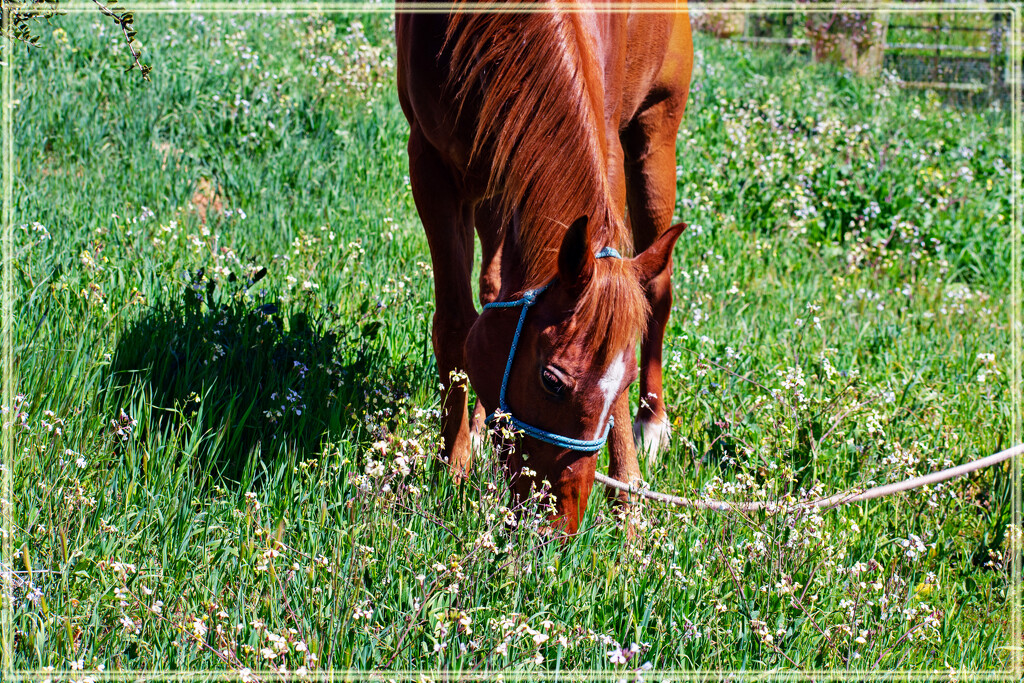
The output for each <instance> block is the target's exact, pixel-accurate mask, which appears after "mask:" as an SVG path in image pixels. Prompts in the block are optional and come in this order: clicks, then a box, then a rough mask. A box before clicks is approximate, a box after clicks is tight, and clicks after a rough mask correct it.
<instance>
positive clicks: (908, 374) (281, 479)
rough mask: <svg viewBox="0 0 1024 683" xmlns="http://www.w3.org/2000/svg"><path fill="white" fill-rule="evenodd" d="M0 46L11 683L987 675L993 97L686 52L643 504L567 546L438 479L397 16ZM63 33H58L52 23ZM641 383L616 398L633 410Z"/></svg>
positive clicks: (996, 144)
mask: <svg viewBox="0 0 1024 683" xmlns="http://www.w3.org/2000/svg"><path fill="white" fill-rule="evenodd" d="M58 23H59V29H60V30H61V31H64V32H66V33H63V34H62V33H59V32H58V33H57V34H55V35H53V36H52V40H47V41H46V43H47V47H46V48H45V49H41V50H33V51H31V52H29V51H28V50H27V49H26V48H24V47H19V48H18V50H19V51H18V52H17V54H16V57H15V59H16V61H15V63H16V64H17V66H18V73H17V85H16V90H17V92H16V98H18V99H19V100H20V103H19V105H18V108H17V109H16V114H15V116H16V119H15V133H16V145H15V146H16V163H15V169H14V171H15V178H14V182H15V202H16V207H15V211H16V219H15V220H16V223H17V225H20V226H22V227H21V228H17V229H16V231H15V232H16V246H15V249H16V251H15V256H16V259H15V261H14V269H15V287H16V296H17V299H16V301H15V310H16V311H17V313H16V315H15V320H14V323H15V330H14V338H15V344H16V348H15V350H14V355H15V367H14V368H13V372H14V373H15V381H16V384H17V387H18V391H19V396H18V397H16V400H15V403H14V405H9V406H5V407H4V409H5V412H4V414H5V419H6V420H10V421H13V422H14V424H15V430H14V432H15V449H16V450H15V453H16V454H17V458H16V461H15V472H14V474H15V491H16V492H17V493H16V501H15V502H16V508H15V509H16V520H15V522H16V527H15V532H14V534H15V535H14V546H15V548H17V549H18V551H17V556H16V558H15V560H16V563H17V564H18V565H19V566H18V572H17V574H16V596H15V598H16V600H15V617H14V627H15V629H16V631H15V634H14V635H15V661H14V665H15V667H16V668H18V669H21V670H26V669H40V668H43V667H54V668H55V669H56V671H55V673H59V672H63V675H64V676H65V677H75V678H77V677H78V676H80V675H81V674H80V673H79V672H78V670H79V669H83V670H94V671H95V670H97V669H98V668H99V667H101V666H102V667H104V669H105V670H106V671H114V670H143V669H161V670H185V669H201V668H205V669H231V670H236V671H242V672H243V677H245V678H252V677H259V674H258V673H252V672H259V671H262V670H269V669H275V670H283V669H285V668H286V669H288V670H290V671H296V672H298V673H300V674H302V673H304V672H311V671H315V670H320V669H329V668H358V669H369V668H375V669H376V668H380V669H410V668H413V669H428V670H434V669H448V668H451V669H461V670H482V669H486V670H490V671H501V672H505V673H515V672H524V673H531V672H532V673H540V672H555V671H570V670H574V669H599V670H604V671H607V672H608V673H609V675H613V674H614V675H626V674H627V673H630V672H633V671H637V670H641V669H642V668H643V667H645V666H648V665H649V666H650V667H653V668H656V669H705V670H713V669H730V670H734V669H740V670H747V671H755V670H763V669H767V668H778V669H787V670H805V669H821V668H827V669H849V670H862V669H868V670H870V669H891V668H904V669H921V668H927V669H946V668H952V669H968V670H990V669H996V668H1003V667H1007V666H1008V665H1009V654H1008V653H1009V650H1008V649H1007V647H1008V646H1009V645H1010V643H1009V642H1008V641H1009V626H1008V624H1009V617H1010V613H1009V602H1008V595H1009V591H1010V590H1011V585H1010V576H1009V566H1010V560H1011V557H1010V544H1009V539H1008V538H1007V534H1008V533H1009V531H1008V525H1009V524H1010V514H1011V502H1010V500H1011V494H1012V490H1011V484H1012V479H1011V476H1010V469H1009V466H1008V465H1006V466H1003V467H998V468H994V469H992V470H990V471H987V472H979V473H977V474H974V475H971V476H970V477H967V478H964V479H962V480H958V481H954V482H950V483H947V484H945V485H941V486H936V487H933V488H932V489H930V490H922V491H916V492H911V493H907V494H901V495H898V496H894V497H891V498H888V499H884V500H879V501H873V502H870V503H864V504H859V505H855V506H850V507H845V508H841V509H837V510H833V511H828V512H815V511H813V510H811V509H809V508H808V507H807V506H806V505H803V504H802V502H804V501H806V500H807V499H809V498H813V497H815V496H818V495H821V494H826V493H832V492H835V491H838V490H842V489H845V488H849V487H857V486H865V485H868V484H869V483H870V482H878V483H881V482H884V481H897V480H901V479H903V478H905V477H906V476H912V475H914V474H918V473H922V472H927V471H931V470H935V469H940V468H943V467H946V466H948V465H949V464H952V463H960V462H964V461H967V460H969V459H971V458H974V457H978V456H983V455H987V454H989V453H992V452H995V451H996V450H999V449H1001V448H1005V447H1007V446H1009V445H1010V443H1009V439H1010V428H1011V421H1012V410H1013V409H1014V408H1012V407H1011V401H1010V399H1011V396H1010V388H1009V387H1010V375H1011V369H1010V324H1009V320H1010V313H1011V312H1010V308H1009V293H1010V276H1011V266H1010V263H1011V261H1010V244H1009V240H1008V236H1009V225H1010V204H1009V192H1010V177H1009V157H1008V154H1009V152H1008V150H1009V149H1010V147H1009V126H1010V122H1009V116H1008V115H1007V114H1005V113H1002V112H999V111H996V110H980V109H977V110H957V109H951V108H948V107H945V106H943V105H942V104H941V103H940V102H939V100H937V99H936V98H935V97H934V96H921V97H918V96H912V95H908V94H905V93H901V92H899V90H898V89H897V88H896V87H895V86H894V85H893V84H892V83H889V82H886V81H881V82H875V83H868V82H863V81H859V80H857V79H855V78H853V77H851V76H849V75H847V74H844V73H842V72H840V71H837V70H835V69H833V68H826V67H822V66H817V65H808V64H806V63H805V60H802V59H799V58H796V57H786V56H784V55H781V54H774V53H767V52H758V51H747V50H745V49H743V48H739V47H736V46H734V45H729V44H720V43H716V42H709V41H707V40H705V39H703V38H700V37H699V38H698V43H697V64H696V71H695V75H694V87H693V92H692V97H691V102H690V104H689V109H688V113H687V116H686V119H685V122H684V126H683V130H682V131H681V132H680V136H679V145H678V149H679V173H678V176H679V203H678V207H677V209H678V211H677V214H678V217H680V218H681V219H685V220H686V221H688V222H689V223H690V224H691V228H690V230H689V231H688V232H687V233H686V235H685V236H684V239H682V240H681V242H680V246H678V247H677V250H676V254H675V258H676V264H677V267H676V273H675V304H674V310H673V317H672V320H671V322H670V327H669V332H668V336H667V342H666V349H665V358H666V393H667V396H668V402H669V412H670V416H671V418H672V419H673V421H674V441H673V446H672V449H671V452H670V453H669V454H667V455H666V456H665V457H664V458H663V460H662V461H661V463H660V464H659V465H657V466H656V467H654V466H645V467H646V470H645V476H646V478H647V479H648V480H649V481H650V482H651V483H652V484H654V485H655V486H656V487H657V488H658V489H659V490H663V491H671V492H677V493H680V494H685V495H696V496H710V497H717V498H722V497H725V498H731V499H735V500H742V499H750V498H758V497H766V496H767V497H774V498H777V499H778V500H779V501H780V504H781V505H782V508H783V509H782V512H781V513H780V514H776V515H768V514H764V513H759V514H756V515H749V516H747V515H742V514H738V513H729V514H724V515H719V514H715V513H710V512H707V513H702V512H691V511H680V510H675V509H668V508H663V507H659V506H645V507H644V508H643V509H642V511H641V512H640V514H639V517H638V523H639V525H640V528H641V534H640V536H639V538H638V539H637V540H636V541H634V542H627V541H626V540H625V538H624V535H623V533H622V531H621V529H620V528H619V525H618V523H617V521H616V520H615V519H614V518H612V516H611V515H610V514H609V508H608V506H607V505H606V504H605V503H604V501H603V500H601V497H602V496H601V494H600V493H596V494H595V497H594V500H593V501H592V503H591V506H590V509H589V510H588V512H587V516H586V518H585V520H584V524H583V530H582V532H581V533H580V534H579V536H578V537H577V538H576V539H575V540H574V541H573V542H571V543H569V544H565V545H563V544H561V543H559V542H557V541H555V540H554V539H553V538H552V536H551V535H550V533H548V530H547V528H546V524H545V521H544V519H545V517H544V511H543V510H541V509H538V508H537V507H534V506H527V507H526V508H525V509H523V510H519V511H512V510H509V509H508V508H507V507H506V506H507V505H508V498H507V496H506V493H505V484H504V478H503V474H502V473H501V472H500V470H499V468H498V466H497V465H496V464H495V462H494V460H493V458H491V457H490V456H489V455H487V454H485V455H484V457H482V458H481V459H480V461H479V462H478V463H477V466H476V468H475V469H474V471H473V474H472V477H471V479H470V480H469V481H468V482H467V483H466V484H464V485H463V486H461V487H456V486H454V485H453V484H452V482H451V481H450V480H449V478H448V477H447V476H446V475H445V474H444V473H443V472H441V471H438V470H437V469H436V468H435V467H434V466H433V465H432V464H431V462H430V461H431V457H432V455H433V453H434V452H435V450H436V447H437V442H438V432H437V427H438V425H437V407H438V405H439V400H438V395H437V378H436V374H435V370H434V366H433V359H432V354H431V351H430V344H429V319H430V313H431V311H432V307H433V303H432V275H431V272H430V268H429V265H428V262H429V259H428V254H427V249H426V241H425V239H424V237H423V234H422V230H421V228H420V226H419V221H418V218H417V216H416V212H415V209H414V207H413V205H412V200H411V196H410V192H409V188H408V180H407V178H406V173H407V169H406V161H405V156H404V155H405V151H404V143H405V138H406V135H407V127H406V124H405V122H404V119H403V117H402V115H401V112H400V109H399V107H398V104H397V101H396V97H395V95H394V86H393V77H394V75H393V57H392V55H393V39H392V34H391V18H390V17H388V16H385V15H370V16H359V17H357V16H348V15H334V16H327V17H325V16H319V15H307V14H295V15H290V16H278V15H274V16H263V15H258V14H247V13H241V12H240V13H238V14H224V15H206V16H204V15H180V16H178V15H173V16H168V15H153V16H150V15H143V16H140V17H139V19H138V21H137V26H138V29H139V30H140V32H141V35H142V37H143V39H145V40H146V41H147V43H146V58H147V60H149V61H150V63H152V64H153V65H154V67H155V68H154V72H153V76H154V82H153V83H152V84H151V85H142V84H141V83H139V82H138V81H136V80H135V79H134V78H131V77H128V78H124V77H122V76H121V70H122V69H123V68H124V66H125V60H126V59H127V57H126V55H125V53H124V50H123V48H122V46H121V45H120V43H119V42H118V38H117V36H116V35H115V34H113V33H112V31H111V29H110V27H108V26H101V24H100V23H99V22H98V20H97V19H96V18H95V17H94V16H92V15H90V14H85V15H73V16H68V17H63V18H61V19H60V20H59V22H55V23H54V26H58ZM47 38H50V36H47ZM635 399H636V397H635V389H634V400H635Z"/></svg>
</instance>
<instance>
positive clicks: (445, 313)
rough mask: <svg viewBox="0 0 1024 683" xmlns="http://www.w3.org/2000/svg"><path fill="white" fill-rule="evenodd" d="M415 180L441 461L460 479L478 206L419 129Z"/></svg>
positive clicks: (412, 169) (464, 469) (413, 155)
mask: <svg viewBox="0 0 1024 683" xmlns="http://www.w3.org/2000/svg"><path fill="white" fill-rule="evenodd" d="M409 180H410V183H411V184H412V193H413V198H414V199H415V200H416V209H417V211H419V214H420V220H422V221H423V229H424V230H425V231H426V234H427V242H428V243H429V245H430V259H431V262H432V264H433V268H434V301H435V311H434V320H433V330H432V334H431V338H432V341H433V344H434V356H435V358H436V359H437V370H438V374H439V375H440V380H441V392H442V397H443V401H442V409H441V410H442V412H441V436H442V437H443V439H444V443H443V445H442V447H441V460H442V461H443V462H446V463H447V464H448V466H449V468H450V469H451V471H452V474H453V475H454V476H455V478H456V479H457V480H461V479H463V478H464V477H465V476H466V474H467V473H468V472H469V468H470V466H471V464H472V453H471V449H470V439H469V420H468V416H467V412H466V407H467V403H468V398H469V387H468V380H466V379H465V375H464V374H463V372H462V371H463V370H464V369H465V367H466V351H465V349H466V337H467V335H468V334H469V328H470V327H472V325H473V323H474V322H475V321H476V318H477V312H476V308H475V307H474V306H473V291H472V287H471V284H470V278H471V275H472V268H473V223H472V208H471V206H469V205H468V204H467V203H466V202H465V201H464V200H463V199H462V198H461V197H460V195H459V193H458V191H457V189H456V183H455V181H454V179H453V178H452V174H451V171H450V170H449V169H448V166H447V165H446V164H445V163H444V161H443V160H442V159H441V156H440V154H439V153H438V152H437V150H436V149H434V147H433V146H432V145H430V143H429V142H428V141H427V140H426V139H425V138H424V137H423V135H422V134H421V133H420V132H419V130H418V129H417V128H416V126H413V129H412V132H411V134H410V136H409Z"/></svg>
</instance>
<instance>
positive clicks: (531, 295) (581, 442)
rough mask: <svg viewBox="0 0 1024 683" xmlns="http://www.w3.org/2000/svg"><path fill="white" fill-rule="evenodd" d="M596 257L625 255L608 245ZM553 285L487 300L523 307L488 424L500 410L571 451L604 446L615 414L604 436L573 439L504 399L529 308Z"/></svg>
mask: <svg viewBox="0 0 1024 683" xmlns="http://www.w3.org/2000/svg"><path fill="white" fill-rule="evenodd" d="M594 258H622V256H621V255H620V254H619V252H618V251H616V250H615V249H613V248H612V247H605V248H604V249H601V251H599V252H597V253H596V254H594ZM550 286H551V283H550V282H549V283H548V284H546V285H544V286H543V287H540V288H538V289H531V290H528V291H526V292H523V295H522V296H521V297H520V298H518V299H516V300H515V301H495V302H492V303H489V304H484V310H487V309H488V308H522V309H523V310H522V312H521V313H520V314H519V322H518V323H517V324H516V333H515V335H514V336H513V337H512V348H510V349H509V352H508V361H507V362H506V363H505V376H504V377H502V379H501V391H500V392H499V393H498V409H497V410H496V411H494V412H493V413H491V414H490V415H488V416H487V420H486V423H487V425H490V424H491V423H492V422H493V421H494V420H495V418H496V416H497V415H498V413H501V414H502V415H503V416H505V418H506V419H508V421H509V422H511V423H512V426H513V427H515V428H516V430H517V431H521V432H522V433H524V434H526V435H527V436H530V437H533V438H534V439H538V440H539V441H544V442H545V443H549V444H552V445H554V446H558V447H559V448H566V449H568V450H571V451H596V450H598V449H599V448H601V446H604V444H605V442H606V441H608V433H609V432H610V431H611V429H612V426H613V425H614V424H615V418H614V417H612V416H609V417H608V423H607V424H606V425H605V428H604V435H602V436H601V438H599V439H573V438H571V437H568V436H562V435H561V434H555V433H554V432H549V431H547V430H546V429H541V428H540V427H534V426H533V425H529V424H526V423H525V422H523V421H522V420H520V419H519V418H517V417H516V416H515V415H513V414H512V411H511V410H509V408H508V403H506V401H505V390H506V389H507V388H508V378H509V375H511V374H512V361H513V360H514V359H515V357H516V347H518V346H519V335H520V334H521V333H522V331H523V323H525V322H526V312H527V311H529V310H530V307H531V306H533V305H534V304H535V303H537V297H539V296H540V295H541V294H543V293H544V291H545V290H546V289H547V288H548V287H550Z"/></svg>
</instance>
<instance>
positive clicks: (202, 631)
mask: <svg viewBox="0 0 1024 683" xmlns="http://www.w3.org/2000/svg"><path fill="white" fill-rule="evenodd" d="M207 630H208V629H207V628H206V624H204V623H203V622H202V621H201V620H200V619H196V620H194V621H193V622H192V632H193V633H195V634H196V637H198V638H205V637H206V632H207Z"/></svg>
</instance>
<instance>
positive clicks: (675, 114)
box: [622, 99, 682, 461]
mask: <svg viewBox="0 0 1024 683" xmlns="http://www.w3.org/2000/svg"><path fill="white" fill-rule="evenodd" d="M681 116H682V107H681V106H680V105H679V104H678V103H677V102H675V101H673V100H672V99H669V100H663V101H662V102H659V103H658V104H656V105H654V106H652V107H650V108H648V109H646V110H644V111H642V112H641V113H640V114H639V115H638V116H637V117H636V118H635V119H634V120H633V122H632V123H631V124H630V126H629V127H628V128H627V129H626V131H625V132H624V133H623V136H622V142H623V148H624V151H625V154H626V163H625V170H626V201H627V203H628V206H629V220H630V227H631V229H632V231H633V241H634V244H635V246H636V251H637V253H639V252H641V251H643V250H644V249H646V248H647V247H649V246H650V245H651V243H652V242H654V240H655V239H657V238H658V236H659V235H661V233H662V232H664V231H665V230H667V229H668V227H669V226H670V225H671V223H672V212H673V211H674V209H675V203H676V132H677V131H678V130H679V121H680V118H681ZM647 299H648V301H649V302H650V305H651V319H650V321H649V322H648V325H647V331H646V332H645V333H644V338H643V341H642V344H641V347H640V408H639V410H637V416H636V422H634V424H633V438H634V440H635V441H636V444H637V448H638V449H639V450H640V451H641V452H644V453H646V454H647V458H648V460H650V461H654V460H655V459H656V458H657V456H658V454H659V453H660V452H662V451H664V450H665V449H667V448H668V445H669V435H670V431H671V427H670V425H669V422H668V417H667V415H666V413H665V397H664V395H663V389H662V373H661V347H662V342H663V340H664V338H665V326H666V325H667V324H668V316H669V312H670V311H671V310H672V261H671V260H670V261H669V264H668V267H667V268H666V269H665V270H664V271H663V272H662V273H661V274H660V275H658V276H657V277H655V278H654V279H652V280H651V281H650V283H649V284H648V286H647Z"/></svg>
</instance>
